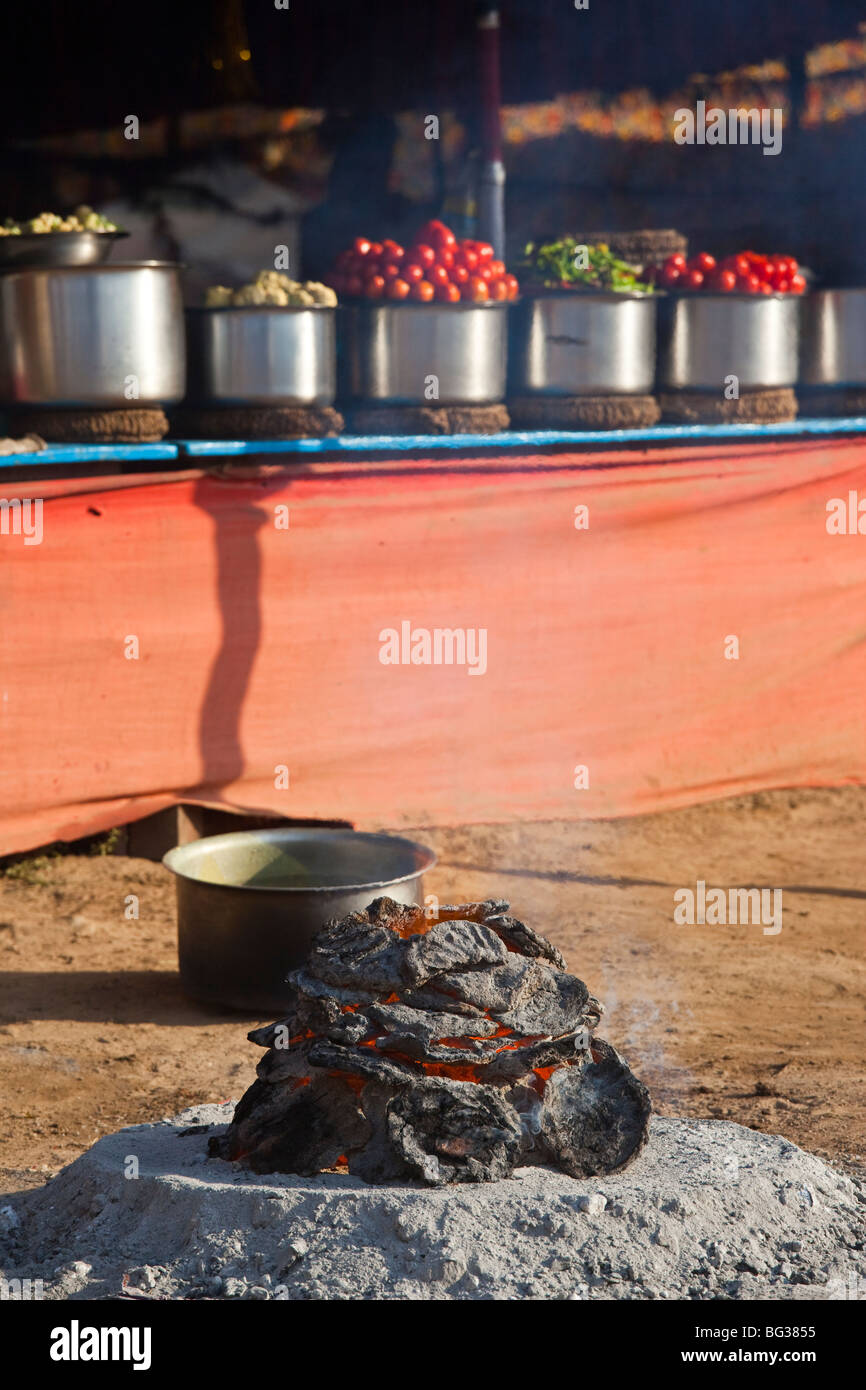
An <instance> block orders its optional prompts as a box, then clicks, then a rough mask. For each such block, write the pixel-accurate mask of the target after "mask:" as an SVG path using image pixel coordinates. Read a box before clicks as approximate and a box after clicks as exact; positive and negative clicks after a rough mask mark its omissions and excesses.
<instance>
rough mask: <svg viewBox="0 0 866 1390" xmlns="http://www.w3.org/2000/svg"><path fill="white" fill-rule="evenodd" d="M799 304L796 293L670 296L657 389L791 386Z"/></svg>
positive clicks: (662, 320) (662, 321)
mask: <svg viewBox="0 0 866 1390" xmlns="http://www.w3.org/2000/svg"><path fill="white" fill-rule="evenodd" d="M799 326H800V300H799V296H798V295H795V294H771V295H754V294H724V293H722V294H709V293H708V294H702V293H699V294H685V295H678V294H671V295H667V296H666V297H665V300H664V301H663V302H662V304H661V305H660V308H659V385H660V386H661V387H663V388H666V389H667V390H670V391H719V392H721V391H723V390H724V387H725V378H726V377H728V376H731V375H733V376H736V377H737V379H738V383H739V387H740V389H743V388H747V389H750V390H762V389H763V390H766V389H769V388H772V387H780V386H793V385H794V384H795V383H796V380H797V350H798V343H799Z"/></svg>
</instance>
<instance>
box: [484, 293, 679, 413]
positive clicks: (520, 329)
mask: <svg viewBox="0 0 866 1390" xmlns="http://www.w3.org/2000/svg"><path fill="white" fill-rule="evenodd" d="M657 298H658V296H657V295H654V294H642V293H640V292H636V291H627V292H624V293H621V294H618V293H616V292H615V291H610V292H603V291H598V292H583V291H568V290H563V291H551V292H550V293H539V294H533V295H528V296H527V297H526V298H524V299H522V300H520V301H518V303H516V304H515V306H514V318H513V324H512V332H511V351H510V354H509V391H510V392H511V393H512V394H514V395H539V396H587V395H598V394H600V393H603V394H605V395H619V394H626V393H632V394H636V395H646V394H647V393H649V392H651V391H652V389H653V381H654V379H655V366H656V301H657Z"/></svg>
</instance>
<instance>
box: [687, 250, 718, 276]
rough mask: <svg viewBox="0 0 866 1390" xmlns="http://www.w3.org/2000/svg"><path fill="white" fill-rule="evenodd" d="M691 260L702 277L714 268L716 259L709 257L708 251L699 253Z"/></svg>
mask: <svg viewBox="0 0 866 1390" xmlns="http://www.w3.org/2000/svg"><path fill="white" fill-rule="evenodd" d="M693 259H694V261H695V265H696V268H697V269H698V270H700V271H701V272H702V274H704V275H709V273H710V271H711V270H715V268H716V258H715V256H711V255H710V253H709V251H699V252H698V254H697V255H696V256H695V257H694V258H693Z"/></svg>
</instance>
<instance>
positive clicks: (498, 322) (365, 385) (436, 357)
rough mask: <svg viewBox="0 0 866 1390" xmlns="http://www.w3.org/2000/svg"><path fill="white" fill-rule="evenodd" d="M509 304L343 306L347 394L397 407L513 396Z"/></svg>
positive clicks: (342, 362)
mask: <svg viewBox="0 0 866 1390" xmlns="http://www.w3.org/2000/svg"><path fill="white" fill-rule="evenodd" d="M507 310H508V306H507V304H506V303H505V302H498V301H497V302H496V303H487V304H435V303H434V304H419V303H406V302H402V303H389V304H377V303H370V304H355V305H350V306H348V307H346V308H344V309H342V310H341V311H340V343H339V360H340V394H341V396H344V397H346V398H349V399H352V400H356V401H375V402H377V403H380V404H390V405H430V406H436V405H488V404H492V403H493V402H495V401H501V400H502V399H503V397H504V395H505V373H506V361H507V354H508V313H507Z"/></svg>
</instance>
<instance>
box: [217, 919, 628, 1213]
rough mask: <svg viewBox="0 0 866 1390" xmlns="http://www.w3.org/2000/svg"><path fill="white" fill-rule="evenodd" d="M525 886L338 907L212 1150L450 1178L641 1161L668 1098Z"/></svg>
mask: <svg viewBox="0 0 866 1390" xmlns="http://www.w3.org/2000/svg"><path fill="white" fill-rule="evenodd" d="M507 913H508V903H506V902H493V901H488V902H482V903H462V904H460V905H458V906H454V907H444V906H440V907H439V908H438V909H437V910H436V911H435V912H432V911H431V910H430V909H424V908H419V907H406V906H404V905H403V904H401V903H396V902H393V901H392V900H391V899H390V898H377V899H376V900H375V901H374V902H372V903H370V905H369V906H368V907H367V908H366V909H365V910H364V911H363V912H353V913H351V914H350V915H349V916H348V917H345V918H343V919H342V921H331V922H327V923H326V924H325V926H324V927H323V928H322V929H321V931H320V932H319V933H318V935H317V936H316V937H315V939H314V941H313V944H312V947H311V950H310V955H309V958H308V960H307V963H306V965H305V966H304V968H303V969H301V970H296V971H294V972H293V973H292V974H291V975H290V976H289V983H290V985H291V987H292V990H293V993H294V999H293V1003H292V1008H291V1010H290V1012H289V1013H288V1015H287V1017H286V1018H284V1019H281V1020H280V1021H279V1022H277V1023H272V1024H270V1025H269V1026H268V1027H266V1028H258V1029H256V1030H254V1031H253V1032H252V1033H250V1034H249V1037H250V1040H251V1041H252V1042H255V1043H257V1044H259V1046H261V1047H265V1048H267V1049H268V1050H267V1052H266V1053H265V1056H264V1057H263V1058H262V1060H261V1061H260V1063H259V1065H258V1068H257V1076H258V1080H256V1081H254V1082H253V1084H252V1086H251V1087H250V1088H249V1090H248V1091H247V1092H246V1094H245V1095H244V1096H243V1097H242V1099H241V1100H240V1102H239V1103H238V1105H237V1107H236V1109H235V1113H234V1117H233V1120H232V1123H231V1125H230V1126H229V1129H228V1131H227V1132H226V1133H225V1134H224V1135H223V1136H221V1137H220V1138H218V1139H213V1140H211V1144H210V1152H211V1154H212V1155H214V1156H217V1157H220V1158H224V1159H228V1160H232V1161H234V1160H238V1161H242V1162H243V1163H244V1164H246V1166H247V1167H249V1168H251V1169H252V1170H253V1171H254V1172H257V1173H272V1172H282V1173H299V1174H313V1173H318V1172H321V1171H323V1170H325V1169H329V1168H333V1167H335V1166H340V1165H347V1166H348V1169H349V1172H350V1173H352V1174H355V1175H357V1176H358V1177H360V1178H362V1179H364V1180H365V1181H366V1182H370V1183H379V1182H387V1181H390V1180H393V1179H400V1178H402V1179H404V1180H405V1179H421V1180H422V1181H424V1182H427V1183H431V1184H435V1185H439V1184H445V1183H454V1182H489V1181H493V1180H495V1179H497V1178H506V1177H508V1176H509V1174H510V1173H511V1172H512V1171H513V1169H514V1168H515V1167H520V1166H523V1165H526V1164H531V1163H535V1164H548V1165H552V1166H556V1167H559V1168H561V1169H563V1170H564V1171H565V1172H566V1173H569V1174H571V1175H572V1176H574V1177H589V1176H593V1175H597V1174H602V1173H610V1172H613V1171H614V1170H615V1169H618V1168H623V1167H624V1166H625V1165H626V1164H627V1163H629V1162H631V1160H632V1159H633V1158H635V1157H636V1156H637V1154H638V1153H639V1152H640V1150H641V1149H642V1147H643V1145H644V1143H645V1142H646V1138H647V1131H648V1125H649V1115H650V1098H649V1093H648V1091H647V1089H646V1087H645V1086H644V1085H643V1083H642V1082H641V1081H638V1080H637V1078H636V1077H634V1076H633V1075H632V1073H631V1072H630V1071H629V1068H628V1066H627V1065H626V1063H625V1062H624V1061H623V1059H622V1057H620V1056H619V1054H618V1053H617V1052H616V1051H614V1049H613V1048H612V1047H611V1046H610V1044H609V1043H606V1042H603V1041H602V1040H601V1039H600V1038H596V1037H595V1036H594V1032H595V1029H596V1027H597V1025H598V1023H599V1020H600V1018H601V1015H602V1013H603V1012H604V1007H603V1005H602V1004H600V1003H599V1001H598V1000H597V999H595V998H594V997H593V995H591V994H590V992H589V990H588V989H587V987H586V985H585V984H584V983H583V981H582V980H579V979H577V977H576V976H575V975H571V974H569V973H568V971H567V969H566V965H565V961H564V960H563V958H562V956H561V955H560V953H559V951H557V950H556V948H555V947H554V946H553V945H551V943H550V942H549V941H547V940H546V939H545V938H544V937H543V936H540V935H538V934H537V933H536V932H534V931H533V930H532V928H531V927H528V926H526V925H524V923H523V922H519V921H518V920H517V919H516V918H515V917H511V916H509V915H507Z"/></svg>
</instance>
